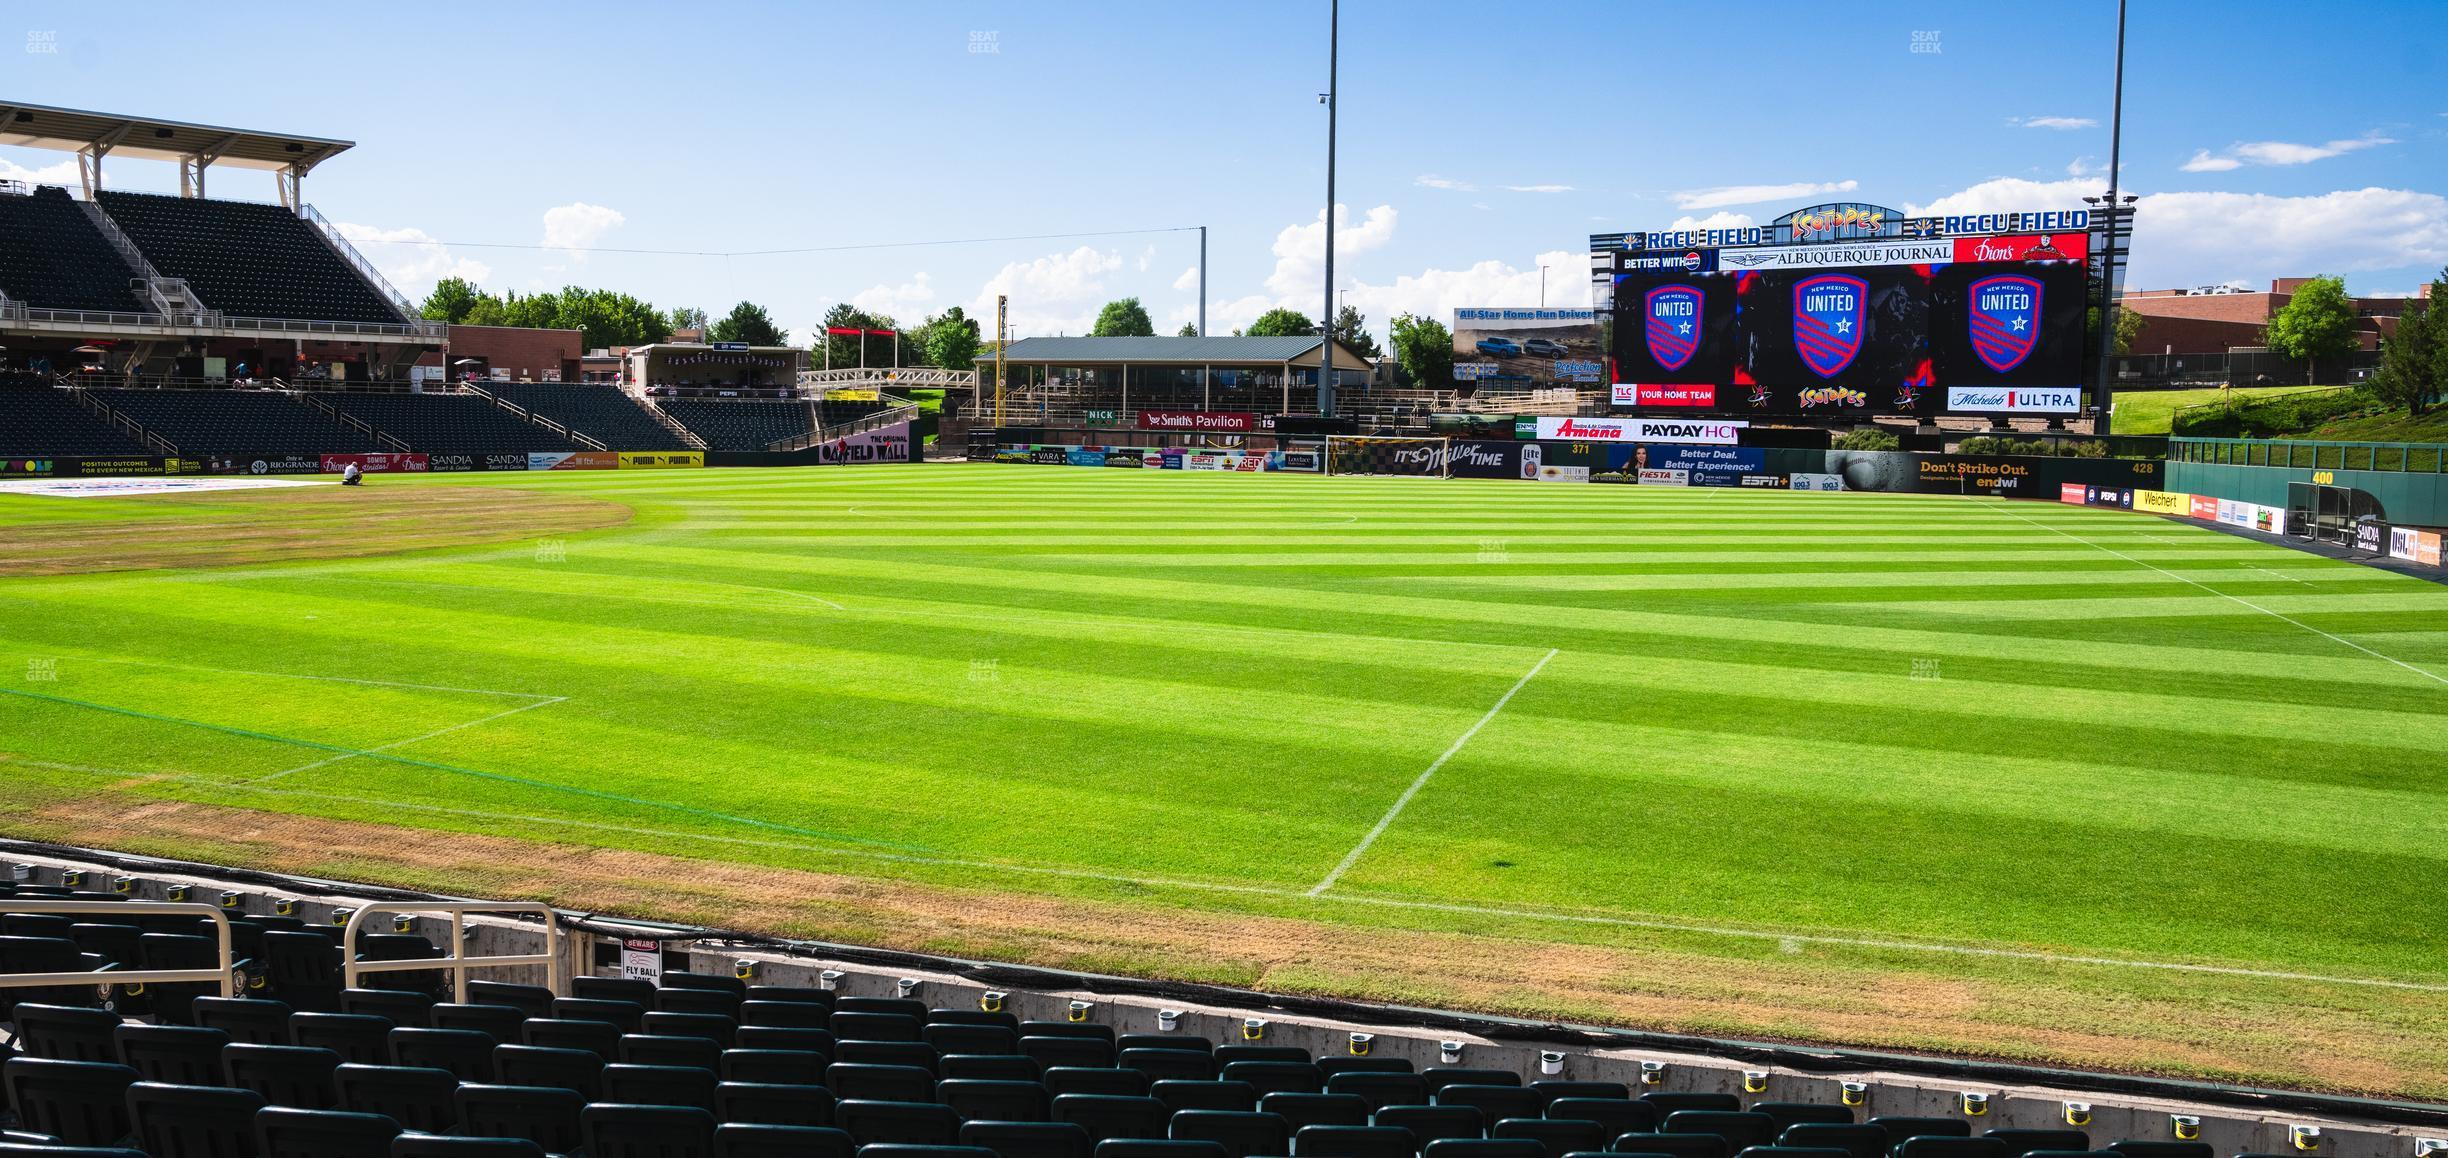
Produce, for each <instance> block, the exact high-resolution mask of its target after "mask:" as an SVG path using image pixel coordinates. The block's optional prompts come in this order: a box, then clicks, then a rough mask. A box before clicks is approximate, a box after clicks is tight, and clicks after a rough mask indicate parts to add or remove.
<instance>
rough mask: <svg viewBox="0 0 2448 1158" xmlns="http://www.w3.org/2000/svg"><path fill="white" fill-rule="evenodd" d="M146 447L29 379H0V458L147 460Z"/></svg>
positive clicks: (58, 391)
mask: <svg viewBox="0 0 2448 1158" xmlns="http://www.w3.org/2000/svg"><path fill="white" fill-rule="evenodd" d="M145 453H148V452H147V451H146V450H145V447H144V444H143V443H141V442H139V441H137V440H136V439H135V438H133V437H130V436H129V435H128V434H127V433H126V432H124V431H122V430H120V429H119V428H118V427H116V426H112V425H111V424H110V423H108V422H105V421H103V420H102V418H101V417H100V416H99V415H96V414H95V413H94V412H92V411H90V410H87V409H85V408H84V407H83V406H81V405H78V403H77V400H76V398H75V397H73V396H72V395H70V394H69V393H68V391H65V390H61V389H59V388H57V387H54V386H52V385H51V384H50V383H48V382H45V381H43V380H42V379H41V378H39V377H36V376H34V375H31V374H0V456H7V457H21V456H31V457H46V458H47V457H50V456H53V455H115V454H145Z"/></svg>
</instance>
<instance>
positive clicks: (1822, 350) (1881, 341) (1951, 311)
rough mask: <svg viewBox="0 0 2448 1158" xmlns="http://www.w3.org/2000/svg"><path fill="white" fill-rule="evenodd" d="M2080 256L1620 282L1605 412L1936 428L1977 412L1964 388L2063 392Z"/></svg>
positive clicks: (1945, 259) (1825, 256) (2019, 251)
mask: <svg viewBox="0 0 2448 1158" xmlns="http://www.w3.org/2000/svg"><path fill="white" fill-rule="evenodd" d="M2088 252H2089V250H2088V237H2087V235H2085V234H2080V233H2064V234H2032V235H2028V236H2012V237H1979V238H1952V239H1946V240H1936V241H1917V242H1876V243H1859V244H1849V245H1836V246H1778V247H1768V248H1761V249H1753V250H1725V251H1722V252H1720V254H1719V256H1718V265H1719V268H1718V269H1716V270H1714V271H1697V272H1693V271H1674V270H1657V271H1642V272H1628V273H1623V274H1619V275H1617V276H1616V279H1615V310H1616V324H1615V327H1614V343H1613V354H1614V358H1615V381H1616V383H1617V385H1616V386H1615V390H1614V401H1615V404H1616V405H1618V406H1624V407H1639V408H1643V409H1676V410H1691V411H1706V412H1711V413H1764V414H1802V415H1815V414H1847V413H1850V414H1863V415H1867V414H1934V413H1942V412H1945V411H1946V410H1948V409H1949V408H1950V406H1949V403H1950V400H1951V399H1958V398H1966V397H1970V396H1971V395H1969V394H1966V393H1963V392H1961V391H1960V390H1959V389H1958V388H1968V387H1981V388H2006V387H2037V388H2055V389H2071V388H2073V386H2074V384H2075V383H2077V382H2079V381H2080V380H2081V359H2082V337H2083V334H2082V326H2083V305H2084V288H2085V281H2084V279H2085V276H2086V275H2085V267H2084V259H2085V258H2086V257H2087V256H2088ZM1813 255H1815V256H1813ZM1805 257H1812V261H1811V262H1808V263H1806V262H1804V261H1803V258H1805ZM1899 262H1909V263H1907V264H1898V263H1899ZM1745 266H1748V267H1749V268H1743V267H1745ZM1996 392H1997V390H1996V389H1987V390H1984V391H1983V392H1982V394H1981V396H1982V397H1987V396H1988V395H1989V394H1992V393H1996Z"/></svg>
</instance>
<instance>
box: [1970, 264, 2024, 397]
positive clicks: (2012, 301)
mask: <svg viewBox="0 0 2448 1158" xmlns="http://www.w3.org/2000/svg"><path fill="white" fill-rule="evenodd" d="M1971 315H1972V353H1973V354H1975V355H1977V356H1979V358H1980V360H1981V365H1984V366H1987V367H1989V368H1990V369H1992V370H1995V371H1997V372H1998V373H2000V374H2003V373H2005V372H2006V371H2008V370H2012V369H2014V368H2015V367H2017V366H2020V365H2022V364H2023V360H2024V359H2025V358H2029V357H2031V352H2032V345H2033V343H2034V342H2036V341H2037V340H2038V339H2039V336H2040V281H2039V279H2037V278H2029V277H2024V276H2023V275H2021V274H2012V273H2005V274H1999V275H1997V276H1995V277H1984V278H1982V279H1980V280H1979V281H1976V282H1973V283H1972V309H1971Z"/></svg>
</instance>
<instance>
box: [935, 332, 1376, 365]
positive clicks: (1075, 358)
mask: <svg viewBox="0 0 2448 1158" xmlns="http://www.w3.org/2000/svg"><path fill="white" fill-rule="evenodd" d="M1324 340H1325V339H1323V338H1318V337H1291V338H1023V339H1021V340H1019V341H1017V342H1014V343H1012V344H1011V345H1010V346H1008V347H1006V348H1005V349H1004V351H1003V360H1004V361H1006V362H1051V363H1056V364H1059V365H1066V366H1071V365H1083V364H1089V363H1098V362H1128V363H1131V364H1132V365H1135V366H1137V365H1145V366H1161V365H1177V366H1249V365H1260V364H1266V363H1276V362H1298V361H1302V360H1304V359H1308V358H1314V357H1316V356H1317V348H1318V343H1319V342H1321V341H1324ZM978 361H980V362H991V361H994V353H993V352H992V351H988V352H986V353H983V354H980V355H978ZM1335 364H1336V366H1338V367H1341V368H1346V369H1352V370H1366V369H1368V368H1369V365H1368V361H1367V360H1366V359H1364V358H1362V357H1360V355H1358V354H1355V353H1352V352H1351V349H1350V348H1349V347H1347V346H1343V345H1341V344H1340V343H1338V344H1337V345H1336V346H1335Z"/></svg>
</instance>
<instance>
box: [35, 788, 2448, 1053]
mask: <svg viewBox="0 0 2448 1158" xmlns="http://www.w3.org/2000/svg"><path fill="white" fill-rule="evenodd" d="M141 799H143V798H142V797H140V796H127V795H121V794H118V793H99V794H94V795H89V796H84V797H81V798H77V799H73V800H66V801H47V802H43V803H41V804H37V805H35V806H33V807H30V808H27V809H25V810H23V811H19V812H17V813H16V814H15V815H14V816H8V817H6V818H5V819H0V830H7V831H13V832H16V833H19V834H22V835H26V836H29V837H35V838H39V839H46V840H58V841H68V842H73V843H77V844H83V845H90V846H95V847H103V848H119V849H126V850H129V851H133V852H142V853H149V854H153V855H162V856H173V857H182V858H186V859H194V860H204V861H209V862H217V863H232V864H244V865H249V866H254V867H260V868H267V869H273V870H278V871H285V872H293V873H301V874H309V875H317V876H326V877H333V878H338V879H348V880H360V881H367V882H374V883H383V884H390V885H396V886H401V887H409V888H423V889H430V890H436V891H449V892H455V893H462V894H467V895H476V896H494V897H501V898H507V899H538V900H547V901H551V902H553V903H555V904H559V905H562V906H566V907H570V908H575V909H581V910H587V911H593V912H603V913H612V914H621V915H629V916H640V917H657V918H662V919H667V920H682V921H690V922H697V923H704V924H711V925H717V926H720V927H725V928H732V929H741V930H749V931H755V932H761V933H767V934H774V935H780V936H791V937H808V938H817V939H824V940H833V941H841V942H848V943H856V944H866V945H876V946H883V947H888V948H895V949H906V950H914V951H921V952H937V953H950V954H957V955H962V956H972V957H981V958H988V959H996V960H1008V961H1018V962H1025V963H1029V964H1038V965H1048V966H1056V967H1066V968H1080V969H1089V970H1098V971H1107V972H1119V973H1129V974H1135V975H1141V976H1153V977H1167V978H1178V979H1183V980H1193V981H1208V982H1219V983H1225V984H1234V985H1244V986H1248V987H1251V988H1256V989H1262V990H1268V991H1272V992H1280V993H1302V994H1314V995H1323V996H1337V997H1349V998H1357V999H1362V1000H1376V1001H1389V1002H1402V1003H1409V1004H1419V1005H1431V1006H1443V1007H1449V1008H1457V1009H1470V1010H1482V1011H1487V1012H1492V1013H1503V1014H1510V1015H1516V1016H1531V1017H1543V1018H1560V1019H1569V1020H1575V1021H1586V1022H1595V1023H1606V1024H1617V1025H1626V1026H1637V1027H1641V1028H1645V1029H1656V1030H1665V1031H1672V1032H1694V1033H1707V1034H1717V1035H1724V1036H1737V1037H1751V1038H1766V1039H1776V1040H1786V1041H1801V1042H1809V1043H1816V1044H1841V1045H1851V1046H1863V1047H1873V1048H1901V1049H1911V1050H1920V1051H1930V1052H1941V1053H1954V1054H1965V1055H1973V1056H1982V1057H1994V1058H2006V1059H2013V1060H2020V1061H2029V1062H2036V1063H2043V1064H2051V1065H2062V1066H2072V1067H2083V1068H2096V1069H2102V1070H2111V1071H2120V1072H2146V1073H2162V1074H2172V1075H2178V1076H2186V1077H2208V1078H2222V1079H2228V1080H2240V1081H2248V1082H2254V1083H2261V1084H2278V1085H2291V1086H2298V1087H2304V1088H2314V1089H2324V1090H2332V1091H2341V1092H2356V1093H2367V1094H2385V1095H2396V1096H2408V1095H2411V1096H2428V1097H2437V1096H2441V1095H2443V1094H2448V1032H2442V1031H2443V1028H2448V1012H2443V1011H2442V1009H2441V1007H2440V1003H2439V1001H2438V999H2437V995H2436V994H2428V993H2413V992H2408V993H2394V992H2389V991H2357V992H2353V993H2343V992H2341V991H2339V990H2337V989H2333V988H2322V987H2319V986H2314V985H2308V984H2304V983H2288V982H2278V981H2241V980H2238V979H2233V978H2216V977H2202V978H2198V979H2196V978H2192V977H2177V978H2164V977H2163V978H2156V979H2154V980H2153V982H2152V983H2151V984H2150V985H2149V986H2147V987H2145V986H2140V985H2136V986H2134V988H2135V989H2136V990H2137V991H2136V992H2135V993H2133V994H2132V995H2130V996H2126V997H2122V998H2120V999H2119V1000H2117V1001H2115V1002H2113V1003H2106V1004H2104V1003H2102V1002H2101V1001H2100V1000H2099V999H2098V993H2099V991H2100V989H2101V988H2102V985H2101V983H2100V981H2099V979H2098V977H2097V976H2094V975H2093V974H2092V973H2091V972H2088V971H2095V970H2097V969H2098V967H2096V966H2079V965H2052V966H2046V967H2035V966H2032V965H2030V964H2029V963H2023V964H2020V965H2017V966H2014V967H2011V968H2007V967H1995V968H1992V967H1987V966H1982V965H1977V964H1965V963H1954V962H1948V963H1943V964H1932V965H1930V966H1929V967H1928V971H1921V970H1919V969H1915V968H1896V967H1893V966H1892V965H1891V964H1890V963H1885V962H1879V961H1866V960H1861V959H1848V958H1845V957H1842V956H1838V955H1836V954H1835V953H1834V952H1833V951H1828V952H1822V951H1821V950H1819V949H1817V948H1812V949H1808V950H1806V951H1804V952H1801V953H1788V954H1778V955H1775V956H1770V957H1765V958H1758V957H1751V958H1746V957H1738V956H1713V955H1708V954H1704V953H1697V952H1691V951H1688V950H1685V949H1666V948H1630V947H1612V946H1590V945H1570V944H1558V943H1553V942H1540V941H1534V940H1528V939H1524V938H1518V937H1502V936H1488V935H1478V934H1466V933H1451V932H1431V931H1421V930H1405V929H1392V928H1356V927H1349V926H1343V925H1337V924H1331V923H1325V922H1320V921H1311V920H1304V919H1298V918H1291V917H1274V916H1252V915H1246V914H1232V913H1215V912H1203V911H1198V910H1195V909H1185V908H1179V907H1174V906H1170V905H1165V904H1160V903H1152V902H1151V903H1132V902H1127V901H1106V900H1096V899H1082V898H1076V897H1048V896H1039V895H1030V894H1021V893H1008V892H999V891H993V890H986V889H962V888H951V887H943V886H936V885H928V884H917V883H911V882H903V881H891V880H878V879H875V878H870V877H858V876H850V875H840V874H831V873H820V872H807V871H796V870H784V869H766V868H755V867H750V866H743V865H737V864H729V863H723V862H717V861H708V860H692V859H686V858H679V857H670V856H659V855H655V854H650V853H643V852H633V851H625V850H615V849H603V848H593V847H583V846H577V845H568V844H558V843H546V842H535V841H525V840H517V839H511V838H504V837H489V836H475V835H467V834H456V833H449V832H439V831H426V830H407V829H401V828H395V827H390V826H385V825H377V824H367V823H359V822H350V821H335V820H324V819H318V818H313V817H304V816H292V815H286V814H277V813H264V812H255V811H250V810H242V809H234V808H226V807H220V806H215V805H204V804H192V803H178V804H170V805H155V806H153V807H149V808H145V809H130V808H129V807H128V805H129V804H130V803H132V802H134V801H137V800H141Z"/></svg>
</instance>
